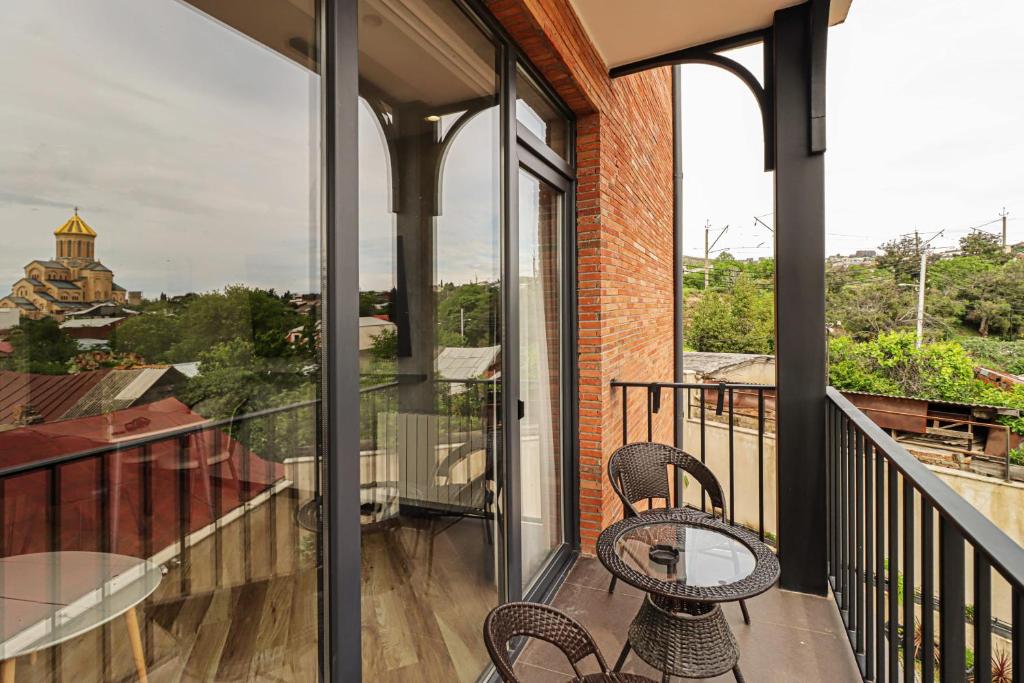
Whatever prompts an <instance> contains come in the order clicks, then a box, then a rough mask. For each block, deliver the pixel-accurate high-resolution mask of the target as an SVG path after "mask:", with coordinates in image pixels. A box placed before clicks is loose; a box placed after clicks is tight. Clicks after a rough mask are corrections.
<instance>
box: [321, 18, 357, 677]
mask: <svg viewBox="0 0 1024 683" xmlns="http://www.w3.org/2000/svg"><path fill="white" fill-rule="evenodd" d="M357 9H358V4H357V2H356V0H337V1H336V2H328V3H326V7H325V32H326V41H325V45H326V54H327V59H326V64H325V67H326V69H325V72H326V76H325V79H324V86H325V103H326V111H325V117H324V120H325V130H324V136H325V143H326V160H327V181H326V183H325V194H326V216H325V219H326V220H325V223H326V235H325V250H326V257H327V264H326V265H327V273H326V276H327V280H326V284H325V288H324V304H325V310H324V321H323V322H324V329H325V331H326V332H327V334H326V358H325V361H326V362H325V363H324V366H325V368H326V394H325V396H326V401H325V402H324V406H325V410H326V413H325V416H326V424H327V429H326V441H327V444H326V449H325V458H326V470H327V477H326V482H327V486H326V489H327V490H326V496H325V500H324V506H325V510H324V513H325V514H323V516H322V518H324V519H325V520H326V523H327V525H326V529H321V538H322V543H323V544H324V552H323V555H322V556H323V558H324V563H323V566H322V568H321V572H322V577H323V580H324V581H325V582H326V588H327V620H326V621H327V624H326V631H327V633H326V635H325V637H324V638H323V643H324V648H323V649H324V650H325V651H324V652H323V656H322V658H321V661H322V662H323V668H324V669H326V671H323V672H322V675H323V678H324V679H327V678H328V677H329V678H330V680H331V681H335V682H337V683H341V682H342V681H358V680H360V678H361V677H362V671H361V661H362V657H361V648H362V644H361V640H360V631H361V629H360V604H359V602H360V601H359V596H360V583H359V563H360V547H359V545H360V529H359V356H358V349H359V338H358V335H359V332H358V327H357V326H356V325H355V324H353V321H355V320H356V319H357V318H358V317H359V250H358V249H354V248H353V247H352V245H354V244H358V242H359V175H358V174H357V173H356V172H355V169H358V168H359V124H358V106H359V50H358V30H357V26H358V15H357ZM324 531H326V533H323V532H324Z"/></svg>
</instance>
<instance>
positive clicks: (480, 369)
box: [437, 346, 501, 379]
mask: <svg viewBox="0 0 1024 683" xmlns="http://www.w3.org/2000/svg"><path fill="white" fill-rule="evenodd" d="M499 353H501V347H500V346H481V347H475V348H473V347H460V346H449V347H447V348H444V349H441V352H440V353H439V354H437V374H438V375H440V376H441V377H444V378H445V379H479V378H481V377H483V376H484V374H485V373H486V372H487V370H488V369H489V368H490V367H491V366H492V365H494V364H495V363H496V362H497V360H498V354H499Z"/></svg>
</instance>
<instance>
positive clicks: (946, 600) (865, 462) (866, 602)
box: [825, 387, 1024, 683]
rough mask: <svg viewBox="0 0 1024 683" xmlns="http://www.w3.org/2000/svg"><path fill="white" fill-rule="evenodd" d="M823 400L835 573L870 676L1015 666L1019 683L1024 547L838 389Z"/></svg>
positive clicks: (912, 676) (984, 672)
mask: <svg viewBox="0 0 1024 683" xmlns="http://www.w3.org/2000/svg"><path fill="white" fill-rule="evenodd" d="M827 396H828V399H827V400H828V406H827V431H826V436H827V441H826V459H825V461H826V462H825V464H826V481H827V486H826V502H827V514H828V519H827V529H828V564H829V579H830V582H831V586H832V590H833V594H834V595H835V599H836V602H837V604H838V606H839V609H840V612H841V614H842V617H843V620H844V622H845V624H846V628H847V632H848V635H849V638H850V643H851V646H852V647H853V650H854V652H855V654H856V656H857V661H858V665H859V667H860V670H861V673H862V675H863V677H864V679H865V680H871V681H879V682H882V681H891V682H895V681H899V680H904V681H912V680H922V681H926V682H928V683H931V681H935V680H941V681H964V680H972V681H974V682H975V683H983V682H988V681H991V680H993V670H994V669H996V670H997V671H1007V670H1009V669H1011V668H1012V672H1013V680H1014V681H1021V680H1024V549H1022V548H1021V546H1020V545H1018V544H1017V543H1016V542H1014V541H1013V540H1012V539H1011V538H1010V537H1008V536H1007V535H1006V534H1005V533H1004V532H1003V531H1002V530H1000V529H999V528H998V527H997V526H996V525H995V524H994V523H993V522H992V521H990V520H989V519H988V518H986V517H985V516H983V515H982V514H981V513H980V512H979V511H978V510H977V509H975V508H974V507H973V506H972V505H971V504H970V503H969V502H968V501H966V500H965V499H964V498H963V497H961V496H960V495H959V494H958V493H956V492H955V491H954V490H953V489H951V488H950V487H949V486H948V485H947V484H946V483H944V482H943V481H942V480H941V479H940V478H939V477H938V476H937V475H936V474H935V473H933V472H932V471H930V470H929V469H928V468H927V467H926V466H925V465H924V464H922V463H921V462H919V461H918V460H917V459H916V458H914V456H912V455H911V454H910V453H908V452H907V451H906V449H904V448H903V446H901V445H900V444H898V443H897V442H896V441H895V440H894V439H892V438H891V437H890V436H889V435H888V434H887V433H886V432H885V431H884V430H883V429H881V428H880V427H879V426H878V425H876V424H875V423H874V422H872V421H871V419H870V418H868V417H867V416H866V415H865V414H864V413H862V412H861V411H860V410H858V409H857V408H856V407H855V406H854V405H853V404H852V403H851V402H850V401H849V400H847V399H846V398H845V397H844V396H843V395H842V394H841V393H840V392H839V391H837V390H835V389H833V388H831V387H829V388H828V394H827ZM968 569H970V570H971V571H968ZM993 570H994V572H995V574H993ZM969 579H970V581H969ZM993 579H995V582H994V581H993ZM1001 581H1005V584H1002V583H999V584H998V585H997V583H996V582H1001ZM968 584H969V585H970V593H969V594H970V596H971V598H972V603H968V602H967V596H968V590H967V588H968ZM1004 600H1005V601H1009V603H1010V613H1011V620H1010V621H1011V626H1010V628H1009V633H1008V635H1009V639H1008V642H1006V643H1005V645H1004V646H1002V647H999V646H998V643H997V644H994V643H993V637H995V638H996V639H997V640H1001V639H1003V638H1004V637H1005V636H1006V635H1007V629H1006V620H1005V619H1002V620H1000V619H998V618H996V616H995V615H993V605H994V604H995V605H996V606H997V607H998V608H1003V607H1004V605H1005V602H1004ZM936 612H937V613H938V614H937V616H938V619H937V620H936ZM968 626H970V627H971V630H972V631H973V633H971V634H970V635H971V638H970V639H969V638H968ZM972 662H973V666H972Z"/></svg>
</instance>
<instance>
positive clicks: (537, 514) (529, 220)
mask: <svg viewBox="0 0 1024 683" xmlns="http://www.w3.org/2000/svg"><path fill="white" fill-rule="evenodd" d="M518 180H519V211H518V215H519V231H518V232H519V290H518V294H519V311H518V313H519V396H520V400H521V401H522V410H521V414H522V417H521V419H520V420H519V453H518V455H519V469H520V476H521V483H520V487H521V491H522V493H521V496H522V500H521V503H520V510H521V514H520V518H521V519H520V533H521V539H522V540H521V547H522V551H521V552H522V577H523V591H524V592H526V591H527V590H528V589H529V587H530V585H531V584H532V583H533V581H534V580H535V579H536V578H537V576H538V574H539V572H540V570H541V569H542V568H543V567H544V565H545V564H546V562H547V561H548V559H549V558H550V557H551V556H552V554H553V553H554V552H555V551H556V550H558V548H560V547H561V546H562V544H563V542H564V541H565V530H564V520H563V503H564V498H563V479H562V472H563V465H564V463H563V452H562V443H563V431H562V430H563V424H562V416H563V413H564V407H563V405H562V396H563V385H562V364H563V358H562V348H563V338H562V329H563V320H564V312H563V308H562V306H563V304H562V275H563V271H562V244H561V243H562V234H563V232H564V226H565V213H564V212H565V197H564V192H563V190H561V189H557V188H555V187H554V186H552V185H551V184H549V183H548V182H546V181H544V180H542V179H541V178H539V177H538V176H536V175H534V174H533V173H531V172H530V171H528V170H526V169H520V171H519V179H518Z"/></svg>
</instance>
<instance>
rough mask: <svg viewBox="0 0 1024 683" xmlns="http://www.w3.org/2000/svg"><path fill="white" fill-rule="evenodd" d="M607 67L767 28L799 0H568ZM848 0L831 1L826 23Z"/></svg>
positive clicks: (842, 15) (837, 17)
mask: <svg viewBox="0 0 1024 683" xmlns="http://www.w3.org/2000/svg"><path fill="white" fill-rule="evenodd" d="M571 2H572V4H573V7H575V9H576V14H577V15H578V16H579V18H580V21H581V22H582V23H583V27H584V28H585V29H586V30H587V33H588V34H589V35H590V39H591V41H593V43H594V45H595V46H596V47H597V51H598V52H599V53H600V55H601V57H602V58H603V59H604V62H605V65H606V66H608V68H612V67H616V66H622V65H623V64H629V63H631V62H635V61H638V60H641V59H646V58H648V57H656V56H658V55H663V54H665V53H668V52H674V51H676V50H682V49H684V48H688V47H693V46H695V45H703V44H704V43H708V42H710V41H712V40H718V39H720V38H729V37H732V36H736V35H739V34H741V33H747V32H748V31H756V30H758V29H762V28H767V27H768V26H770V25H771V23H772V15H773V14H774V13H775V11H776V10H780V9H784V8H786V7H791V6H793V5H799V4H800V3H801V2H803V0H630V1H629V2H623V1H621V0H571ZM851 2H852V0H832V5H831V11H830V13H829V24H830V25H832V26H834V25H835V24H840V23H842V22H843V21H844V20H845V19H846V15H847V13H848V12H849V11H850V3H851Z"/></svg>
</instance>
